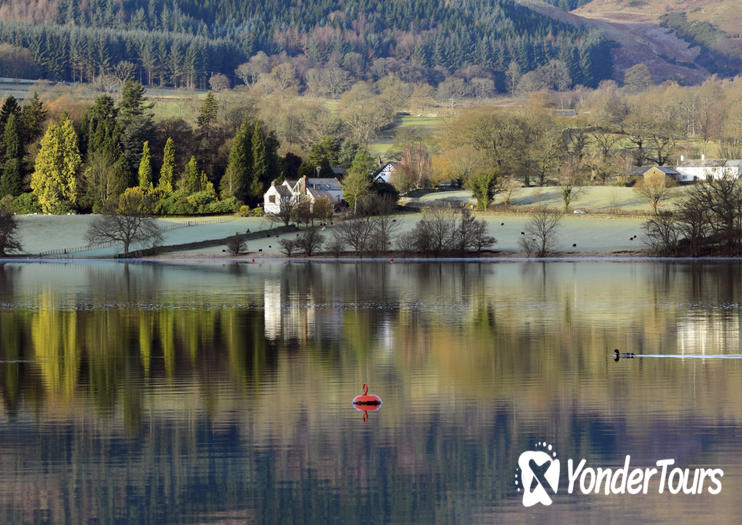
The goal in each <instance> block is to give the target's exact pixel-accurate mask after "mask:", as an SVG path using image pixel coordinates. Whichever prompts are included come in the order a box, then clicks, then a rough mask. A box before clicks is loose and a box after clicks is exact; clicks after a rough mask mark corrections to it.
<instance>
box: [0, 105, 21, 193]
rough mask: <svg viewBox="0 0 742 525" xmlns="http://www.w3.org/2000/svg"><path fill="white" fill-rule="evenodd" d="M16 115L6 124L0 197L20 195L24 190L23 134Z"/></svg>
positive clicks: (13, 114)
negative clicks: (22, 165)
mask: <svg viewBox="0 0 742 525" xmlns="http://www.w3.org/2000/svg"><path fill="white" fill-rule="evenodd" d="M16 122H17V121H16V116H15V113H11V114H10V116H9V117H8V121H7V122H6V123H5V132H4V133H3V146H4V148H3V149H4V151H5V165H4V167H3V174H2V176H0V197H2V196H4V195H13V196H16V195H20V194H21V190H22V189H23V185H22V174H21V157H22V156H23V147H22V144H21V133H20V130H19V129H18V125H17V124H16Z"/></svg>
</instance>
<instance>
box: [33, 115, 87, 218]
mask: <svg viewBox="0 0 742 525" xmlns="http://www.w3.org/2000/svg"><path fill="white" fill-rule="evenodd" d="M81 163H82V160H81V159H80V152H79V150H78V148H77V134H76V133H75V129H74V128H73V127H72V121H71V120H70V119H69V117H67V116H66V115H65V117H64V118H63V120H62V121H61V122H59V123H55V124H52V125H51V126H49V128H48V129H47V130H46V133H45V134H44V137H43V138H42V139H41V149H40V150H39V153H38V154H37V155H36V160H35V162H34V172H33V174H32V175H31V189H32V190H33V192H34V193H35V194H36V197H37V198H38V200H39V204H40V205H41V209H42V210H43V211H44V212H46V213H63V212H65V211H69V210H71V209H72V208H73V207H74V205H75V204H76V202H77V197H78V184H77V182H78V175H77V171H78V169H79V168H80V164H81Z"/></svg>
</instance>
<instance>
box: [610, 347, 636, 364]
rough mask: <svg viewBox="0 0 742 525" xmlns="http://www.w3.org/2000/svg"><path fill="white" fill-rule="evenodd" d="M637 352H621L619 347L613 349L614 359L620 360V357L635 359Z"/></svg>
mask: <svg viewBox="0 0 742 525" xmlns="http://www.w3.org/2000/svg"><path fill="white" fill-rule="evenodd" d="M634 357H636V354H635V353H633V352H620V351H619V350H618V348H616V349H615V350H614V351H613V359H614V360H615V361H618V360H619V359H633V358H634Z"/></svg>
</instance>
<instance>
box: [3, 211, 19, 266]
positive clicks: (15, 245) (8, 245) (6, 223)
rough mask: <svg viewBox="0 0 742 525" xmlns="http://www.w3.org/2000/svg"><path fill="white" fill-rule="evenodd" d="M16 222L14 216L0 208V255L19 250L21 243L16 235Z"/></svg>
mask: <svg viewBox="0 0 742 525" xmlns="http://www.w3.org/2000/svg"><path fill="white" fill-rule="evenodd" d="M17 230H18V222H17V221H16V219H15V216H14V215H13V214H12V213H10V212H9V211H8V210H6V209H4V208H0V256H5V255H8V254H9V253H12V252H20V251H21V249H22V248H21V243H20V241H18V238H17V237H16V235H17Z"/></svg>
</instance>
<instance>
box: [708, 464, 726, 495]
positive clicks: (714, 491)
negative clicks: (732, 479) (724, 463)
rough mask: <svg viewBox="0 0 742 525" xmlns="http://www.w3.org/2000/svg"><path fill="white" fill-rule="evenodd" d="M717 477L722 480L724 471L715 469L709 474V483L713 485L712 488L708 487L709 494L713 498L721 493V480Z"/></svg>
mask: <svg viewBox="0 0 742 525" xmlns="http://www.w3.org/2000/svg"><path fill="white" fill-rule="evenodd" d="M717 476H718V477H719V478H723V477H724V471H723V470H721V469H720V468H715V469H712V470H711V472H709V481H711V483H713V484H714V488H711V487H709V494H713V495H714V496H715V495H717V494H719V493H720V492H721V480H720V479H718V478H717Z"/></svg>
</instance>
